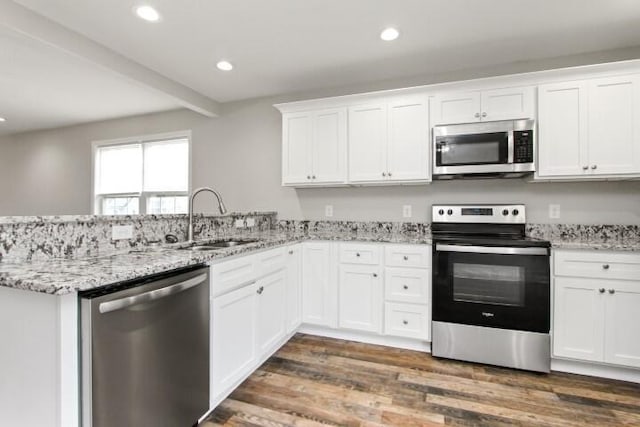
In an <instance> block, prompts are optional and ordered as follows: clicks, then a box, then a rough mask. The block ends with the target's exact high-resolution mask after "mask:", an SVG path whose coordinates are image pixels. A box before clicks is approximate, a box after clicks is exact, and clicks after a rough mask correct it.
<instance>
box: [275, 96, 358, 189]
mask: <svg viewBox="0 0 640 427" xmlns="http://www.w3.org/2000/svg"><path fill="white" fill-rule="evenodd" d="M282 141H283V147H282V185H290V186H307V185H322V184H323V185H331V184H333V185H338V184H344V183H345V182H346V178H347V162H346V158H347V110H346V108H333V109H326V110H318V111H310V112H302V113H285V114H283V116H282Z"/></svg>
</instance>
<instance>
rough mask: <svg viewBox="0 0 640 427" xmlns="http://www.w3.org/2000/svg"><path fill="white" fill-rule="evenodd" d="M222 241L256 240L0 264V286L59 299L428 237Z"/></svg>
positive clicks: (268, 236) (290, 235)
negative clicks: (272, 255) (286, 253)
mask: <svg viewBox="0 0 640 427" xmlns="http://www.w3.org/2000/svg"><path fill="white" fill-rule="evenodd" d="M225 238H239V239H242V238H244V239H249V238H251V239H259V240H258V242H255V243H249V244H246V245H241V246H236V247H231V248H224V249H220V250H215V251H201V252H199V251H190V250H179V249H178V248H179V247H181V246H184V243H182V244H180V243H178V244H175V245H166V246H163V247H156V248H149V249H148V250H143V251H130V252H127V253H119V254H114V255H109V256H97V257H88V258H71V259H52V260H46V261H23V262H11V261H1V262H0V286H5V287H10V288H16V289H24V290H30V291H34V292H42V293H47V294H52V295H64V294H68V293H72V292H77V291H84V290H89V289H94V288H98V287H101V286H106V285H110V284H114V283H118V282H121V281H124V280H130V279H135V278H138V277H143V276H148V275H150V274H154V273H160V272H164V271H170V270H175V269H178V268H182V267H187V266H191V265H197V264H204V263H207V262H210V261H214V260H218V259H222V258H226V257H230V256H233V255H239V254H243V253H249V252H252V251H256V250H260V249H265V248H271V247H276V246H281V245H285V244H288V243H294V242H298V241H303V240H336V241H361V242H385V243H415V244H430V243H431V235H430V234H420V233H362V232H307V233H303V232H277V231H268V232H259V233H251V234H248V233H243V234H239V235H236V236H234V235H227V236H225Z"/></svg>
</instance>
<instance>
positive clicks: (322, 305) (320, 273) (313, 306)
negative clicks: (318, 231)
mask: <svg viewBox="0 0 640 427" xmlns="http://www.w3.org/2000/svg"><path fill="white" fill-rule="evenodd" d="M332 249H333V244H332V243H329V242H306V243H303V245H302V321H303V323H307V324H311V325H319V326H330V327H334V326H335V325H336V319H335V301H336V292H335V281H336V277H335V274H333V271H335V261H334V260H333V256H332V255H333V254H332Z"/></svg>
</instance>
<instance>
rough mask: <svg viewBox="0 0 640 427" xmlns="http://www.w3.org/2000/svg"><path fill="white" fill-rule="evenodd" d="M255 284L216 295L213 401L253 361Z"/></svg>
mask: <svg viewBox="0 0 640 427" xmlns="http://www.w3.org/2000/svg"><path fill="white" fill-rule="evenodd" d="M256 289H257V288H256V286H255V284H254V285H250V286H245V287H243V288H240V289H238V290H236V291H233V292H230V293H228V294H225V295H221V296H219V297H217V298H214V299H213V301H212V306H211V307H212V309H211V349H212V351H211V401H212V402H213V401H215V400H216V398H217V397H218V396H220V395H222V394H224V393H225V392H228V391H229V390H230V388H231V387H234V386H235V385H236V382H237V381H239V380H240V379H241V378H243V377H244V376H245V375H246V373H247V372H249V371H250V370H251V369H252V367H253V364H254V361H255V357H256V351H255V342H256V338H255V324H256V320H255V316H256Z"/></svg>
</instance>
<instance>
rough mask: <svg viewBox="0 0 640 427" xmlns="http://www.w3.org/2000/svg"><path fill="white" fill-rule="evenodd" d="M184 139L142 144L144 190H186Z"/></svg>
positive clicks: (187, 179) (186, 146) (187, 163)
mask: <svg viewBox="0 0 640 427" xmlns="http://www.w3.org/2000/svg"><path fill="white" fill-rule="evenodd" d="M188 187H189V144H188V142H187V140H186V139H176V140H171V141H160V142H152V143H146V144H144V191H188V189H189V188H188Z"/></svg>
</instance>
